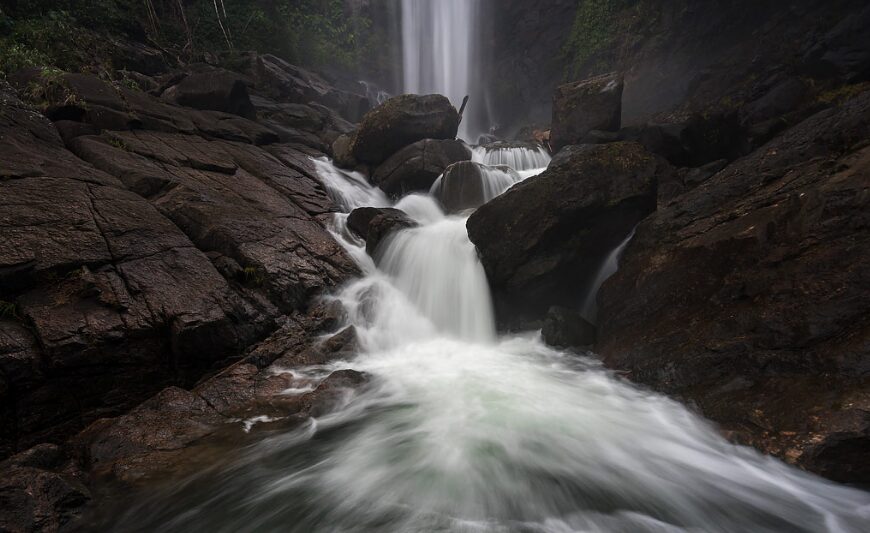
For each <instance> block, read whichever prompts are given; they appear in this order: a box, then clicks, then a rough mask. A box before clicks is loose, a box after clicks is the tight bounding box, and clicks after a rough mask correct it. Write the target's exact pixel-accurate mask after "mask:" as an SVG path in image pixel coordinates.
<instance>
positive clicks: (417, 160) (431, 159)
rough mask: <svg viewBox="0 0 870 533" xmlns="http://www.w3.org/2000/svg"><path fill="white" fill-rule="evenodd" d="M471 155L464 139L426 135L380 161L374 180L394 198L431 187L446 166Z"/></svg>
mask: <svg viewBox="0 0 870 533" xmlns="http://www.w3.org/2000/svg"><path fill="white" fill-rule="evenodd" d="M470 159H471V150H470V149H469V148H468V147H467V146H466V145H465V144H464V143H463V142H462V141H456V140H452V139H444V140H435V139H423V140H422V141H417V142H415V143H413V144H411V145H408V146H406V147H404V148H402V149H401V150H399V151H398V152H396V153H395V154H393V155H392V156H390V157H389V159H387V160H386V161H384V162H383V163H381V164H380V165H379V166H378V168H377V169H376V170H375V172H374V174H372V182H374V183H375V184H376V185H377V186H379V187H380V188H381V189H382V190H383V191H384V192H386V193H387V194H389V195H390V196H392V197H395V198H398V197H401V196H404V195H406V194H408V193H410V192H414V191H428V190H429V189H430V188H431V187H432V184H433V183H434V182H435V180H436V179H437V178H438V176H440V175H441V174H442V173H443V172H444V170H445V169H447V167H449V166H450V165H452V164H453V163H456V162H457V161H469V160H470Z"/></svg>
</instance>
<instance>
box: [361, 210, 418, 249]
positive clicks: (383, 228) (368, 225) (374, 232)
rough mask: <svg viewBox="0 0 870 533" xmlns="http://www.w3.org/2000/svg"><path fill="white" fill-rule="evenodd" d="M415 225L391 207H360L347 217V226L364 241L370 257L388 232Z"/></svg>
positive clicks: (402, 213) (401, 212)
mask: <svg viewBox="0 0 870 533" xmlns="http://www.w3.org/2000/svg"><path fill="white" fill-rule="evenodd" d="M416 225H417V223H416V222H414V221H413V220H411V219H410V218H409V217H408V215H406V214H405V213H404V212H403V211H400V210H398V209H393V208H381V207H360V208H358V209H354V210H353V212H351V214H350V215H349V216H348V217H347V226H348V227H349V228H350V229H351V231H353V232H354V233H356V234H357V235H359V236H360V237H362V238H363V240H365V241H366V252H368V254H369V255H371V256H372V257H374V256H375V254H376V252H377V249H378V245H380V244H381V242H382V241H383V240H384V238H386V237H387V236H388V235H389V234H390V233H393V232H394V231H399V230H402V229H407V228H413V227H414V226H416Z"/></svg>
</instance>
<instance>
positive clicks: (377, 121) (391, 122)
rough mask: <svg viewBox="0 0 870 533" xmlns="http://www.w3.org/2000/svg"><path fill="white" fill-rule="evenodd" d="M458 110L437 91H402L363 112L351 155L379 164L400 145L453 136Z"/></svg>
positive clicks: (457, 123)
mask: <svg viewBox="0 0 870 533" xmlns="http://www.w3.org/2000/svg"><path fill="white" fill-rule="evenodd" d="M458 129H459V112H458V111H457V110H456V108H455V107H453V105H452V104H451V103H450V100H448V99H447V98H446V97H444V96H441V95H439V94H429V95H425V96H419V95H414V94H404V95H401V96H396V97H394V98H390V99H389V100H387V101H386V102H384V103H383V104H381V105H379V106H378V107H376V108H374V109H372V110H371V111H369V112H368V113H366V115H365V117H363V119H362V122H361V123H360V126H359V130H358V131H357V134H356V137H355V139H354V143H353V155H354V157H355V158H356V159H357V160H358V161H360V162H363V163H369V164H373V165H379V164H381V163H382V162H384V161H385V160H386V159H387V158H388V157H390V156H391V155H393V154H394V153H396V152H398V151H399V150H401V149H402V148H404V147H406V146H408V145H409V144H413V143H415V142H417V141H421V140H423V139H455V138H456V132H457V130H458Z"/></svg>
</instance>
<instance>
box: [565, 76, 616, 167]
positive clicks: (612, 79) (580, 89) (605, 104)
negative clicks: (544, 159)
mask: <svg viewBox="0 0 870 533" xmlns="http://www.w3.org/2000/svg"><path fill="white" fill-rule="evenodd" d="M623 87H624V82H623V79H622V75H621V74H617V73H613V74H605V75H602V76H597V77H595V78H590V79H587V80H582V81H578V82H573V83H567V84H565V85H560V86H559V87H557V88H556V92H555V95H554V96H553V125H552V130H551V132H550V145H551V146H552V148H553V150H554V151H556V152H558V151H559V150H560V149H561V148H562V147H564V146H567V145H570V144H579V143H581V142H583V141H584V139H585V138H586V136H587V135H588V134H589V132H591V131H593V130H596V131H617V130H619V126H620V124H621V120H622V89H623Z"/></svg>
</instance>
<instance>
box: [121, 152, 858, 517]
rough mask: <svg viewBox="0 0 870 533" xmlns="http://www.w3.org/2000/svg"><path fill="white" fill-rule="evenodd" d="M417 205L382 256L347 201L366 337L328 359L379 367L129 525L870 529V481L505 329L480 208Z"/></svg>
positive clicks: (181, 486)
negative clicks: (730, 437)
mask: <svg viewBox="0 0 870 533" xmlns="http://www.w3.org/2000/svg"><path fill="white" fill-rule="evenodd" d="M325 163H326V162H324V164H325ZM321 177H322V178H323V180H324V182H325V183H326V184H327V186H328V187H329V188H330V189H331V190H333V189H334V190H335V191H337V192H335V194H336V195H339V192H341V191H347V188H346V185H345V184H343V183H334V182H333V180H335V179H348V177H347V176H345V175H343V174H342V173H333V172H330V173H328V174H326V173H324V174H321ZM350 179H353V177H351V178H350ZM354 187H356V184H354ZM367 188H368V189H370V187H368V186H367V185H365V184H363V186H362V187H361V189H360V190H362V191H364V192H360V191H359V190H356V191H355V192H353V194H346V193H344V192H342V193H341V196H342V197H344V198H350V197H352V198H351V199H350V200H348V205H347V207H348V208H349V207H350V204H352V203H354V202H358V201H359V199H361V198H363V197H364V196H365V194H368V195H369V196H368V197H369V198H372V199H379V198H380V195H379V194H377V192H376V191H374V190H368V191H367V192H365V191H366V189H367ZM402 202H404V203H402ZM399 205H400V206H401V207H404V208H405V209H406V210H407V211H408V212H409V213H410V214H411V216H412V218H414V219H415V220H417V221H418V222H420V223H421V224H422V225H421V227H419V228H416V229H411V230H405V231H402V232H400V233H398V234H395V235H394V236H393V237H392V238H390V239H388V240H387V241H385V242H384V244H382V246H381V247H380V249H379V250H378V253H377V254H376V255H377V259H376V260H375V261H372V260H371V259H370V258H368V256H366V254H365V253H364V251H363V247H364V243H362V242H361V241H360V240H359V239H356V238H354V237H353V236H348V235H347V233H346V231H345V228H344V227H343V225H342V224H343V218H342V217H340V216H339V217H337V218H336V223H335V228H334V231H335V233H336V235H337V236H339V237H340V240H341V242H342V244H343V245H344V246H345V247H346V248H347V249H348V250H349V251H350V252H352V255H353V256H354V257H356V258H358V260H359V261H360V266H361V267H362V269H363V271H364V272H365V275H364V277H362V278H361V279H358V280H356V281H354V282H352V283H350V284H349V285H348V286H346V287H344V288H343V290H341V291H340V292H338V293H337V294H335V295H334V296H333V298H335V299H336V300H337V301H339V302H341V304H342V305H343V306H344V307H345V309H346V310H347V315H348V323H349V324H352V325H354V326H355V327H356V328H357V331H358V334H359V337H360V344H361V348H360V352H359V354H357V356H356V357H354V358H353V359H352V360H350V361H339V362H335V363H332V364H330V365H327V366H326V367H318V368H316V369H315V370H313V371H312V372H314V373H316V374H317V375H324V376H325V375H327V374H328V372H329V371H330V370H339V369H345V368H352V369H355V370H358V371H361V372H366V373H367V374H368V375H369V376H370V377H371V380H370V382H369V384H368V385H367V386H365V387H362V388H361V389H358V390H356V391H348V392H347V395H346V397H345V398H344V402H343V403H342V404H341V405H340V406H339V407H338V408H337V409H336V410H335V411H334V412H332V413H330V414H328V415H325V416H322V417H319V418H317V419H311V420H309V421H308V422H307V423H306V424H304V425H303V426H302V427H301V428H298V429H295V430H292V431H286V432H278V433H272V434H268V436H267V437H265V438H264V439H263V440H262V441H260V442H258V443H256V444H254V445H252V446H249V447H246V448H244V449H240V450H238V451H237V456H236V457H234V458H232V460H230V461H228V464H224V465H221V466H220V467H216V468H215V469H213V470H211V471H209V472H205V473H203V474H202V475H200V476H195V477H194V478H191V479H189V480H187V481H185V482H183V483H175V484H173V485H172V486H171V487H169V488H167V489H165V490H164V491H162V492H159V493H155V494H151V495H148V496H147V497H143V498H141V499H139V501H138V502H137V504H136V505H135V506H134V507H132V508H130V509H129V510H128V512H127V513H126V514H125V515H123V516H122V517H121V518H120V519H119V521H118V522H117V523H115V529H116V530H119V531H128V530H142V531H146V530H161V531H227V532H230V531H233V532H235V531H298V532H310V531H342V532H363V531H366V532H368V531H403V532H423V531H469V532H471V531H474V532H477V531H493V532H507V531H523V532H554V533H556V532H569V531H584V532H597V531H601V532H646V531H649V532H665V531H666V532H676V531H680V532H682V531H713V532H719V531H721V532H735V531H747V532H765V531H783V532H786V531H787V532H819V531H827V532H861V531H868V530H870V495H868V493H866V492H863V491H860V490H856V489H851V488H847V487H844V486H841V485H837V484H834V483H831V482H828V481H825V480H823V479H821V478H818V477H815V476H812V475H810V474H807V473H805V472H802V471H800V470H797V469H795V468H792V467H789V466H787V465H785V464H784V463H782V462H780V461H778V460H775V459H772V458H769V457H764V456H762V455H761V454H759V453H757V452H756V451H754V450H752V449H750V448H746V447H740V446H734V445H732V444H729V443H728V442H726V441H725V440H724V439H723V438H721V436H720V435H719V434H718V433H717V432H716V431H715V429H714V428H713V427H712V426H711V425H710V424H708V423H707V422H706V421H705V420H703V419H702V418H700V417H698V416H696V415H695V414H693V413H691V412H690V411H688V410H687V409H685V408H684V407H683V406H682V405H680V404H678V403H676V402H674V401H672V400H669V399H667V398H665V397H663V396H660V395H657V394H653V393H650V392H647V391H643V390H640V389H638V388H636V387H634V386H632V385H631V384H629V383H627V382H625V381H622V380H619V379H617V378H616V377H614V376H613V375H612V374H611V373H609V372H607V371H606V370H605V369H603V368H601V366H600V365H599V364H598V363H597V362H596V361H595V360H594V359H592V358H589V357H585V356H580V355H577V354H572V353H566V352H561V351H558V350H554V349H551V348H549V347H547V346H545V345H544V344H543V343H542V342H541V341H540V338H539V335H538V334H537V333H536V332H530V333H528V334H525V335H519V336H506V337H498V336H496V334H495V328H494V324H493V318H492V304H491V301H490V295H489V290H488V287H487V285H486V279H485V276H484V274H483V270H482V268H481V266H480V263H479V261H478V259H477V255H476V253H475V250H474V248H473V246H472V245H471V243H470V242H469V241H468V238H467V235H466V234H465V231H464V219H463V218H458V217H446V216H444V215H443V213H441V212H440V210H439V209H438V208H437V204H435V203H434V202H433V200H432V199H431V198H428V197H427V196H426V195H415V196H413V197H410V198H406V199H405V200H403V201H401V202H400V203H399ZM579 304H580V302H578V305H579ZM288 371H290V370H289V369H288ZM303 373H304V371H303ZM249 422H251V426H250V427H248V429H249V430H252V428H256V426H255V425H254V424H256V423H261V422H264V420H262V419H254V418H252V419H250V420H249Z"/></svg>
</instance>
